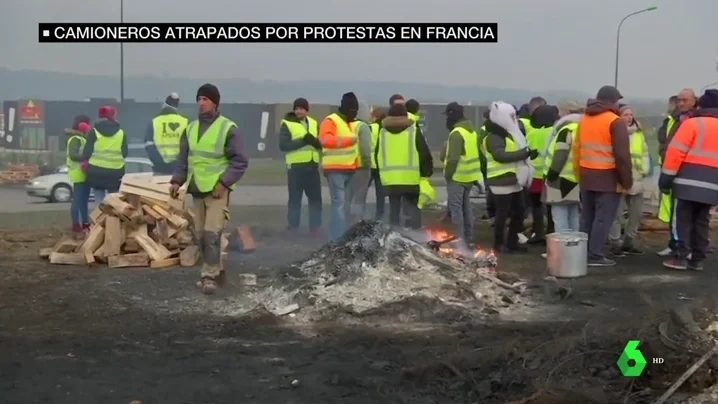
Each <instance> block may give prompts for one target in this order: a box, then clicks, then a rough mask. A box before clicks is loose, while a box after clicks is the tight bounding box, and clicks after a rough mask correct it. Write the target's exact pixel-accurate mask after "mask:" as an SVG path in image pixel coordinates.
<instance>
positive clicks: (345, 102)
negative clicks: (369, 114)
mask: <svg viewBox="0 0 718 404" xmlns="http://www.w3.org/2000/svg"><path fill="white" fill-rule="evenodd" d="M339 110H340V111H347V112H349V111H352V112H356V111H358V110H359V99H358V98H357V96H356V95H355V94H354V93H352V92H349V93H345V94H344V95H342V102H341V104H340V105H339Z"/></svg>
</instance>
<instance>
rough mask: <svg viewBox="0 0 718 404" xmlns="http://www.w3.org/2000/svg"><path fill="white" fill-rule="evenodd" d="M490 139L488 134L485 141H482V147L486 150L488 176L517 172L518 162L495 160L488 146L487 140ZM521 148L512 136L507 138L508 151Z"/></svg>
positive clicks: (489, 177) (494, 176) (488, 177)
mask: <svg viewBox="0 0 718 404" xmlns="http://www.w3.org/2000/svg"><path fill="white" fill-rule="evenodd" d="M487 140H488V136H487V137H485V138H484V141H483V143H482V147H483V148H484V150H485V151H486V153H485V154H486V178H487V179H491V178H496V177H499V176H501V175H504V174H509V173H513V174H516V163H499V162H498V161H496V160H494V156H493V154H491V152H490V151H489V149H488V147H486V141H487ZM518 149H519V148H518V146H516V143H514V141H513V139H511V138H510V137H507V138H506V151H507V152H512V151H517V150H518Z"/></svg>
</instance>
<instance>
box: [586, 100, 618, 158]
mask: <svg viewBox="0 0 718 404" xmlns="http://www.w3.org/2000/svg"><path fill="white" fill-rule="evenodd" d="M616 119H618V115H616V114H615V113H614V112H613V111H605V112H602V113H600V114H598V115H587V114H583V115H581V118H580V119H579V121H578V134H577V141H578V143H579V144H578V149H579V150H578V154H579V155H578V158H579V165H580V166H581V167H584V168H589V169H592V170H615V169H616V159H615V157H614V156H613V145H612V143H611V124H613V121H615V120H616Z"/></svg>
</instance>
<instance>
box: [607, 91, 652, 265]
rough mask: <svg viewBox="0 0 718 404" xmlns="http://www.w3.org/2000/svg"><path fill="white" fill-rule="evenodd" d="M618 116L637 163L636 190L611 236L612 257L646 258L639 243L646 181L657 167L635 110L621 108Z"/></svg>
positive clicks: (630, 191) (627, 195)
mask: <svg viewBox="0 0 718 404" xmlns="http://www.w3.org/2000/svg"><path fill="white" fill-rule="evenodd" d="M618 112H619V114H620V116H621V119H622V120H623V121H624V122H625V123H626V126H628V136H629V142H630V147H631V159H632V162H633V164H632V167H633V186H632V187H631V188H630V189H628V190H626V191H625V192H624V194H623V197H622V199H621V204H620V205H619V207H618V213H617V214H616V219H615V220H614V222H613V227H611V232H610V233H609V234H608V240H609V242H610V243H611V246H612V248H611V255H613V256H614V257H619V258H620V257H624V256H626V255H643V251H642V250H640V249H639V248H638V247H636V243H635V240H636V237H638V228H639V227H640V226H641V220H642V219H643V190H644V186H643V181H644V180H645V179H646V178H650V177H651V176H652V174H653V173H652V171H653V166H652V164H651V154H650V153H649V151H648V144H647V143H646V137H645V135H644V134H643V130H642V129H641V126H640V125H639V124H638V121H636V118H635V117H634V116H633V109H632V108H631V107H630V106H628V105H620V106H619V109H618ZM626 209H628V221H627V222H626V227H625V231H624V232H623V241H621V222H622V220H621V219H622V217H623V212H624V211H625V210H626Z"/></svg>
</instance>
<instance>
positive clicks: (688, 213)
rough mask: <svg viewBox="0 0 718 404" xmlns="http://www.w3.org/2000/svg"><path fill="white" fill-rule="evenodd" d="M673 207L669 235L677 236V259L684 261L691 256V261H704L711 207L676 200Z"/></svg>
mask: <svg viewBox="0 0 718 404" xmlns="http://www.w3.org/2000/svg"><path fill="white" fill-rule="evenodd" d="M674 206H675V208H674V209H675V215H673V216H674V217H673V226H674V227H673V228H671V233H675V234H676V235H677V236H678V237H677V239H676V255H677V257H678V258H680V259H686V257H687V256H688V254H691V261H694V262H702V261H704V260H705V259H706V252H707V251H708V245H709V244H710V239H709V237H710V210H711V205H706V204H704V203H699V202H693V201H686V200H683V199H676V200H675V202H674ZM674 230H675V231H674Z"/></svg>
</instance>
